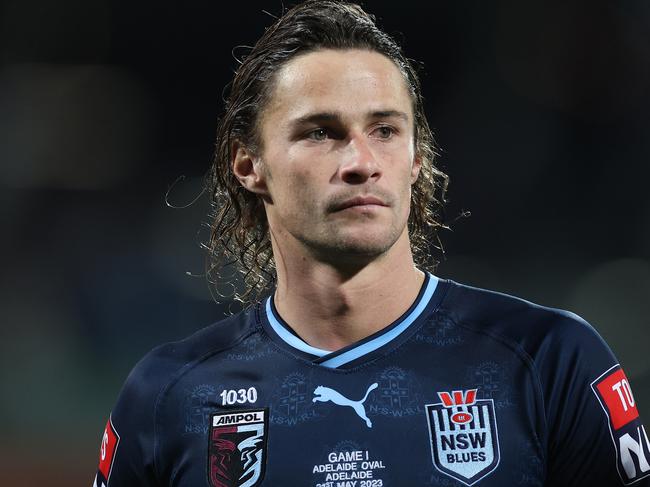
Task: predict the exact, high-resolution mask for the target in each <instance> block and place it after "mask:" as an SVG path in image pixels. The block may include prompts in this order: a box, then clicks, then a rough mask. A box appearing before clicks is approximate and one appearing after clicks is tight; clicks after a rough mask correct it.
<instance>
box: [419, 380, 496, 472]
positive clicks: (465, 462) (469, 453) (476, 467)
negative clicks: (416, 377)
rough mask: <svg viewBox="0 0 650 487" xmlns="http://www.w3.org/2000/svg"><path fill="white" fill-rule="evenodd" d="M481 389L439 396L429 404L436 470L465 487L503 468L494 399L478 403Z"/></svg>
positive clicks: (432, 448)
mask: <svg viewBox="0 0 650 487" xmlns="http://www.w3.org/2000/svg"><path fill="white" fill-rule="evenodd" d="M476 393H477V389H469V390H466V391H452V392H451V393H450V392H439V393H438V396H439V397H440V401H441V402H439V403H437V404H427V405H426V410H427V421H428V423H429V437H430V439H431V456H432V459H433V464H434V466H435V467H436V468H437V469H438V470H439V471H440V472H441V473H443V474H445V475H448V476H449V477H452V478H454V479H456V480H458V481H460V482H462V483H463V484H465V485H473V484H475V483H476V482H478V481H479V480H481V479H482V478H484V477H485V476H487V475H489V474H490V473H492V472H493V471H494V470H495V469H496V468H497V466H498V465H499V438H498V434H497V424H496V415H495V412H494V402H493V401H492V399H482V400H477V399H476Z"/></svg>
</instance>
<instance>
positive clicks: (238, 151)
mask: <svg viewBox="0 0 650 487" xmlns="http://www.w3.org/2000/svg"><path fill="white" fill-rule="evenodd" d="M231 154H233V160H232V172H233V174H234V175H235V177H236V178H237V180H238V181H239V182H240V184H241V185H242V186H243V187H244V188H246V189H247V190H248V191H250V192H251V193H255V194H259V195H260V196H268V193H269V192H268V188H267V186H266V178H265V175H264V170H263V167H262V162H261V160H260V158H259V157H258V156H256V155H255V154H254V153H253V151H251V150H250V149H249V148H248V147H246V146H245V145H244V144H242V143H241V142H240V141H238V140H236V141H235V142H233V144H232V151H231Z"/></svg>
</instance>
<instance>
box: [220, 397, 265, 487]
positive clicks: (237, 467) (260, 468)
mask: <svg viewBox="0 0 650 487" xmlns="http://www.w3.org/2000/svg"><path fill="white" fill-rule="evenodd" d="M267 431H268V411H267V410H266V409H256V410H248V411H234V412H229V413H218V414H213V415H212V418H211V424H210V437H209V440H208V441H209V444H208V479H209V481H210V485H211V486H212V487H254V486H257V485H260V482H261V481H262V479H263V478H264V468H265V465H266V438H267Z"/></svg>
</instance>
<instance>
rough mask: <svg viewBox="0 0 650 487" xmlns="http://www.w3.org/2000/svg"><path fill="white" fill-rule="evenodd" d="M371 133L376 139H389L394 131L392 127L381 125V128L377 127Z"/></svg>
mask: <svg viewBox="0 0 650 487" xmlns="http://www.w3.org/2000/svg"><path fill="white" fill-rule="evenodd" d="M372 133H373V136H374V137H377V138H378V139H390V138H391V137H392V136H393V134H394V133H395V130H394V129H393V127H389V126H387V125H382V126H381V127H377V128H376V129H375V130H373V132H372Z"/></svg>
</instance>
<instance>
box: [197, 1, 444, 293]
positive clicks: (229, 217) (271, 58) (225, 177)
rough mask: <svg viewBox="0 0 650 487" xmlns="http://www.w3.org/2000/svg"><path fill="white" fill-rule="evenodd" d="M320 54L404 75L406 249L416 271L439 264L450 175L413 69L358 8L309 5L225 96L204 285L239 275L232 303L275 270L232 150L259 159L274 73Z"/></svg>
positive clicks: (258, 203) (269, 38) (212, 174)
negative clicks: (237, 147)
mask: <svg viewBox="0 0 650 487" xmlns="http://www.w3.org/2000/svg"><path fill="white" fill-rule="evenodd" d="M319 49H363V50H370V51H375V52H378V53H380V54H383V55H384V56H386V57H388V58H389V59H390V60H392V61H393V63H395V65H396V66H397V68H398V69H399V70H400V72H401V73H402V75H403V76H404V79H405V82H406V85H407V87H408V90H409V94H410V97H411V101H412V105H413V113H414V125H415V127H414V139H415V140H414V142H415V152H416V156H417V157H419V159H420V160H421V165H422V167H421V169H420V174H419V176H418V179H417V181H416V182H415V184H414V185H413V186H412V189H411V207H410V214H409V219H408V230H409V237H410V244H411V250H412V252H413V258H414V260H415V262H416V264H417V265H418V267H419V268H420V269H423V270H429V271H433V269H434V267H435V265H436V264H437V262H436V260H435V259H434V258H433V257H432V255H431V254H432V252H431V250H432V249H431V247H432V246H435V247H439V237H438V231H439V230H440V229H441V228H443V227H444V223H443V222H442V221H441V211H442V208H443V205H444V203H445V192H446V189H447V183H448V177H447V175H446V174H444V173H443V172H442V171H440V170H439V169H438V168H436V166H435V160H436V156H437V152H436V147H435V143H434V139H433V135H432V133H431V129H430V128H429V125H428V123H427V119H426V116H425V113H424V106H423V100H422V95H421V92H420V82H419V79H418V76H417V73H416V71H415V69H414V66H413V65H412V64H411V62H410V61H409V60H408V59H407V58H406V57H405V56H404V54H403V53H402V50H401V48H400V46H399V45H398V44H397V43H396V42H395V40H393V39H392V38H391V37H390V36H389V35H388V34H386V33H385V32H383V31H382V30H380V29H379V28H378V27H377V25H376V24H375V18H374V16H373V15H370V14H368V13H366V12H365V11H364V10H363V9H362V8H361V7H360V6H359V5H356V4H353V3H348V2H344V1H337V0H308V1H306V2H304V3H301V4H299V5H297V6H295V7H293V8H291V9H290V10H288V11H287V12H286V13H285V14H284V15H283V16H282V17H280V18H279V19H277V20H276V21H275V22H274V23H273V25H271V26H270V27H269V28H267V30H266V31H265V33H264V35H262V37H261V38H260V39H259V40H258V41H257V43H256V44H255V46H254V47H253V48H252V50H251V51H250V52H249V53H248V55H246V57H245V58H244V59H243V60H242V61H241V64H240V65H239V68H238V69H237V71H236V73H235V76H234V78H233V80H232V83H231V84H230V86H229V92H228V94H227V96H226V100H225V112H224V114H223V115H222V116H221V118H220V120H219V124H218V129H217V140H216V150H215V156H214V161H213V164H212V166H211V169H210V171H209V173H208V177H207V180H206V184H207V189H208V192H209V194H210V198H211V211H210V214H209V221H208V225H209V227H210V236H209V239H208V241H207V242H206V243H205V247H206V249H207V251H208V256H207V269H206V271H207V276H208V280H209V283H210V284H211V285H215V286H216V285H217V284H218V283H219V282H220V276H222V275H223V274H226V273H227V272H226V271H225V269H228V268H230V270H231V271H232V270H233V268H234V270H236V271H237V272H239V273H241V275H242V277H243V284H244V286H243V288H244V289H241V286H240V289H239V290H233V293H232V295H233V296H232V297H234V298H235V299H237V300H238V301H240V302H242V303H243V304H251V303H254V302H256V301H258V300H259V299H260V298H261V297H262V296H263V295H264V294H265V292H267V290H268V289H269V288H270V287H272V286H273V285H274V283H275V280H276V272H275V262H274V260H273V252H272V248H271V239H270V234H269V228H268V221H267V218H266V213H265V210H264V204H263V202H262V199H261V198H260V197H259V196H258V195H256V194H254V193H252V192H250V191H248V190H246V189H245V188H244V187H243V186H242V185H241V184H240V183H239V181H238V180H237V178H236V177H235V175H234V174H233V170H232V162H233V157H234V154H233V144H234V143H235V142H236V141H237V142H239V143H241V144H243V145H244V146H246V147H247V148H248V149H249V150H250V151H252V152H253V153H257V154H259V153H260V151H261V150H262V141H261V138H260V133H261V130H260V126H259V125H260V118H261V114H262V113H263V111H264V109H265V107H266V106H267V104H268V102H269V100H270V97H271V96H272V93H273V89H274V84H275V75H276V73H277V72H278V71H279V70H280V69H281V68H282V67H283V66H284V65H286V64H287V63H288V62H289V61H291V59H293V58H295V57H296V56H298V55H302V54H306V53H309V52H313V51H317V50H319ZM222 273H223V274H222ZM230 274H231V275H232V272H230Z"/></svg>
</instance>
